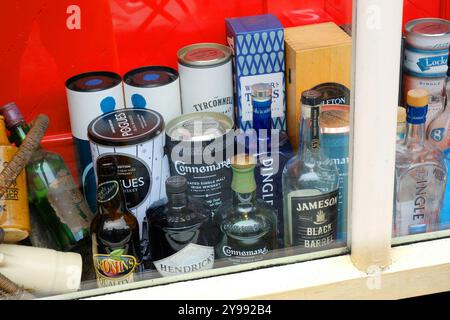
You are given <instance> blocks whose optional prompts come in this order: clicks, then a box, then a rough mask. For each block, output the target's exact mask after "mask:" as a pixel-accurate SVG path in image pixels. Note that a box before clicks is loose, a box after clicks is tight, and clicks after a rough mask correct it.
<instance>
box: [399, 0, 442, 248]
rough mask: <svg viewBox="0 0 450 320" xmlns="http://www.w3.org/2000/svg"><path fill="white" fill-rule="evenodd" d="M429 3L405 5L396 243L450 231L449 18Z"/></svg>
mask: <svg viewBox="0 0 450 320" xmlns="http://www.w3.org/2000/svg"><path fill="white" fill-rule="evenodd" d="M430 8H432V10H433V14H432V15H430V12H429V11H425V9H423V10H422V9H421V7H420V6H417V7H413V4H412V2H411V3H409V2H407V3H406V4H405V12H404V36H403V44H404V45H403V55H402V63H403V68H402V69H403V79H402V90H400V97H399V104H400V105H401V106H402V107H399V116H398V131H397V136H398V137H397V140H398V144H397V160H396V190H395V199H396V200H395V208H394V229H393V236H394V239H393V244H394V245H395V244H403V243H408V242H414V241H419V240H427V239H434V238H439V237H446V236H450V230H449V229H450V188H449V186H450V184H448V183H447V180H448V173H449V171H448V166H449V164H450V149H449V147H450V134H449V129H450V127H449V123H450V122H449V121H450V117H449V115H450V113H449V110H450V109H449V108H448V98H447V97H448V92H449V91H448V89H447V88H448V80H447V79H448V72H447V71H448V52H449V41H450V22H449V21H448V20H446V18H447V12H443V11H442V10H441V11H440V10H439V8H440V7H439V3H438V1H436V5H433V6H431V7H430ZM414 89H416V90H415V91H410V90H414ZM417 89H419V90H425V91H417Z"/></svg>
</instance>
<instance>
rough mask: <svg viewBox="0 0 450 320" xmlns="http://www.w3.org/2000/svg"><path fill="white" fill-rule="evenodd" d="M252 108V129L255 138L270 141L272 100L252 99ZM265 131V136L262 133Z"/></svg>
mask: <svg viewBox="0 0 450 320" xmlns="http://www.w3.org/2000/svg"><path fill="white" fill-rule="evenodd" d="M252 106H253V129H254V130H255V131H256V134H257V137H258V138H260V136H261V138H262V137H263V136H264V139H270V131H271V129H272V110H271V107H272V99H271V98H266V99H252ZM263 130H264V131H265V134H263V133H262V131H263Z"/></svg>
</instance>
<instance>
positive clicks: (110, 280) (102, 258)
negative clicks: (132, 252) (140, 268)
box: [94, 249, 138, 287]
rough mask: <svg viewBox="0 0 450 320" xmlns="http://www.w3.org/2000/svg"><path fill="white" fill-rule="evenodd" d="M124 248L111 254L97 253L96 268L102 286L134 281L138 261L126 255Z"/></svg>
mask: <svg viewBox="0 0 450 320" xmlns="http://www.w3.org/2000/svg"><path fill="white" fill-rule="evenodd" d="M124 252H125V250H124V249H117V250H114V251H113V252H111V253H110V254H95V255H94V268H95V273H96V274H97V282H98V284H99V285H100V286H101V287H109V286H115V285H120V284H125V283H131V282H133V281H134V270H135V269H136V267H137V265H138V263H137V260H136V258H135V257H133V256H129V255H124Z"/></svg>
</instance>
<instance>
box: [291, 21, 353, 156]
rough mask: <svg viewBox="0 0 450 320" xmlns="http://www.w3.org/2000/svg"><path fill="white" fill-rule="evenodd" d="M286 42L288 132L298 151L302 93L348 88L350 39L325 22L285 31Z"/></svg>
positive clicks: (350, 53)
mask: <svg viewBox="0 0 450 320" xmlns="http://www.w3.org/2000/svg"><path fill="white" fill-rule="evenodd" d="M285 42H286V94H287V111H286V112H287V131H288V135H289V139H290V141H291V143H292V146H293V147H294V149H297V146H298V130H299V116H300V97H301V93H302V92H303V91H305V90H309V89H311V88H313V87H315V86H316V85H319V84H321V83H326V82H337V83H340V84H342V85H344V86H346V87H347V88H350V87H351V85H350V82H351V63H352V39H351V37H350V36H348V35H347V33H345V32H344V31H343V30H342V29H341V28H339V27H338V26H337V25H336V24H335V23H332V22H327V23H320V24H313V25H307V26H300V27H293V28H287V29H285Z"/></svg>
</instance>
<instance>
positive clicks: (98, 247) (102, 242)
mask: <svg viewBox="0 0 450 320" xmlns="http://www.w3.org/2000/svg"><path fill="white" fill-rule="evenodd" d="M96 172H97V177H98V186H97V214H96V216H95V218H94V220H93V221H92V225H91V236H92V254H93V260H94V269H95V272H96V275H97V283H98V285H99V286H100V287H109V286H114V285H120V284H125V283H130V282H133V281H134V276H135V271H137V269H139V264H140V263H141V260H142V259H141V248H140V240H139V227H138V221H137V219H136V217H135V216H134V215H133V214H132V213H131V212H130V211H129V210H128V208H127V206H126V203H125V196H124V194H123V190H122V186H121V183H120V180H119V178H118V176H117V163H116V161H115V159H114V157H112V156H104V157H101V158H98V159H97V171H96Z"/></svg>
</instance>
